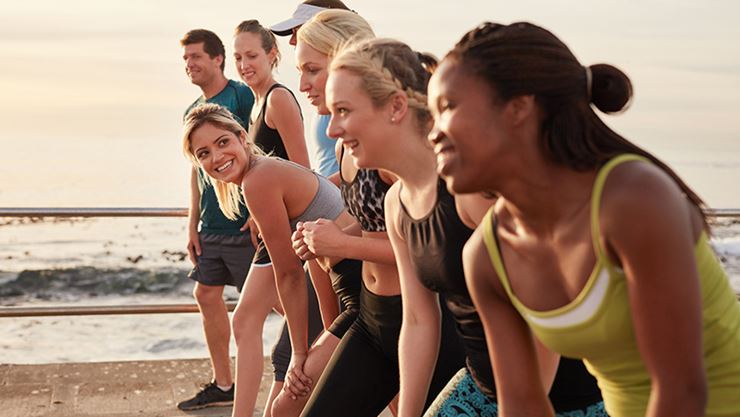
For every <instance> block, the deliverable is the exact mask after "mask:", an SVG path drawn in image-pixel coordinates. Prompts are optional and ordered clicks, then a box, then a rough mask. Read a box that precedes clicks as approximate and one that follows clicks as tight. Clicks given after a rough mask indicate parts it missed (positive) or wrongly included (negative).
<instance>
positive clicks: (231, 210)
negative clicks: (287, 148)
mask: <svg viewBox="0 0 740 417" xmlns="http://www.w3.org/2000/svg"><path fill="white" fill-rule="evenodd" d="M205 124H210V125H213V126H215V127H218V128H220V129H224V130H226V131H229V132H231V133H233V134H234V135H236V137H237V138H239V139H241V138H242V137H244V138H246V140H245V141H244V142H243V143H244V148H245V149H246V151H247V153H249V154H251V155H260V156H264V155H265V153H264V152H263V151H262V149H260V148H259V146H256V145H255V144H254V143H252V142H250V140H249V135H247V131H246V130H245V129H244V127H243V126H242V125H241V124H240V123H239V122H237V121H236V119H234V116H233V115H232V114H231V112H229V110H228V109H226V107H223V106H219V105H218V104H214V103H206V104H201V105H200V106H198V107H195V108H194V109H192V110H191V111H190V112H189V113H188V115H187V116H185V124H184V126H183V139H182V151H183V153H184V154H185V156H186V157H187V158H188V159H189V160H190V162H191V163H192V164H193V165H194V166H196V167H198V168H201V169H202V164H201V163H200V161H198V158H197V157H196V156H195V154H193V149H192V142H191V138H190V137H191V136H192V134H193V132H195V131H196V130H197V129H198V128H200V127H201V126H203V125H205ZM242 135H243V136H242ZM204 172H205V170H204ZM206 175H207V179H208V181H209V182H210V183H211V184H213V189H214V191H215V192H216V198H217V199H218V206H219V208H221V212H223V213H224V216H226V218H228V219H230V220H236V219H238V218H239V217H240V215H241V209H240V207H241V206H242V205H244V198H243V197H242V192H241V187H240V186H239V185H237V184H231V183H227V182H223V181H220V180H217V179H215V178H213V177H211V176H210V175H208V174H207V173H206ZM201 186H202V185H201Z"/></svg>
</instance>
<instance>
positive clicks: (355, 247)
mask: <svg viewBox="0 0 740 417" xmlns="http://www.w3.org/2000/svg"><path fill="white" fill-rule="evenodd" d="M342 247H343V253H341V254H337V255H339V256H342V257H343V258H349V259H359V260H361V261H368V262H374V263H379V264H388V265H395V263H396V258H395V256H394V255H393V248H392V247H391V242H390V241H389V240H388V239H384V238H374V237H368V236H362V237H359V236H349V235H346V236H345V238H344V240H343V242H342Z"/></svg>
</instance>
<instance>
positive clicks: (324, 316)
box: [308, 260, 339, 330]
mask: <svg viewBox="0 0 740 417" xmlns="http://www.w3.org/2000/svg"><path fill="white" fill-rule="evenodd" d="M308 270H309V272H310V273H311V281H312V282H313V288H314V290H315V291H316V298H317V299H318V300H319V311H320V312H321V321H322V322H323V323H324V329H327V330H328V329H329V326H331V324H332V323H333V322H334V320H335V319H336V318H337V316H338V315H339V303H338V302H337V295H336V294H335V293H334V289H333V288H332V287H331V278H329V274H327V272H326V271H324V270H323V269H321V267H320V266H319V264H318V263H317V262H316V261H315V260H311V261H308Z"/></svg>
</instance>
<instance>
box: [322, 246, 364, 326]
mask: <svg viewBox="0 0 740 417" xmlns="http://www.w3.org/2000/svg"><path fill="white" fill-rule="evenodd" d="M329 276H330V277H331V286H332V288H333V289H334V292H335V293H336V294H337V297H338V298H339V306H340V307H341V309H342V310H341V311H342V312H341V313H339V316H337V318H336V319H334V322H333V323H332V324H331V326H329V333H331V334H333V335H334V336H336V337H338V338H340V339H341V338H342V336H344V334H345V333H347V330H349V328H350V326H352V323H354V322H355V319H356V318H357V315H358V314H359V313H360V289H361V288H362V261H358V260H357V259H345V260H343V261H340V262H339V263H337V264H336V265H334V266H333V267H332V268H331V271H329Z"/></svg>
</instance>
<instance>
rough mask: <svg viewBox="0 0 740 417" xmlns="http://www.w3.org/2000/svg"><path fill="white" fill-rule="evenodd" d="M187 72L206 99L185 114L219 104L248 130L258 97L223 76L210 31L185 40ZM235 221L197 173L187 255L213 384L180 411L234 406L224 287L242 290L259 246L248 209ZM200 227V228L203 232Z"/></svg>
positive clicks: (220, 51) (220, 52)
mask: <svg viewBox="0 0 740 417" xmlns="http://www.w3.org/2000/svg"><path fill="white" fill-rule="evenodd" d="M180 45H182V47H183V60H184V62H185V72H186V73H187V75H188V77H189V78H190V81H191V82H192V83H193V84H195V85H197V86H198V87H199V88H200V90H201V92H202V95H201V96H200V97H198V99H197V100H195V102H194V103H193V104H191V105H190V106H189V107H188V109H187V111H186V112H185V114H186V115H187V113H188V112H189V111H190V110H191V109H193V108H194V107H197V106H198V105H200V104H203V103H216V104H220V105H222V106H224V107H226V108H227V109H229V111H231V112H232V113H233V114H234V116H236V118H237V119H238V120H239V121H240V122H241V124H242V125H243V126H244V128H248V123H249V114H250V112H251V111H252V105H253V104H254V95H253V94H252V91H251V90H250V89H249V87H247V86H246V85H244V84H242V83H241V82H237V81H233V80H229V79H227V78H226V77H225V76H224V73H223V70H224V61H225V59H226V56H225V51H224V45H223V43H222V42H221V39H219V38H218V36H217V35H216V34H215V33H213V32H211V31H209V30H205V29H195V30H191V31H190V32H188V33H187V34H185V37H183V39H182V40H181V41H180ZM241 211H242V213H241V214H242V216H241V217H240V218H239V219H237V220H236V221H232V220H229V219H227V218H226V217H225V216H224V215H223V213H222V212H221V209H220V208H219V206H218V200H217V198H216V193H215V192H214V189H213V186H212V185H211V183H210V181H208V178H207V177H206V175H205V173H204V172H203V171H202V170H200V169H196V168H193V170H192V172H191V176H190V211H189V215H188V220H189V221H188V254H189V255H190V261H191V262H192V263H193V266H194V268H193V270H192V271H191V272H190V275H189V277H190V278H191V279H193V280H195V281H196V282H195V287H194V289H193V296H194V297H195V300H196V302H197V303H198V308H199V309H200V313H201V316H202V319H203V331H204V333H205V338H206V344H207V346H208V352H209V354H210V357H211V366H212V371H213V380H212V381H211V382H210V383H209V384H207V385H205V386H204V388H203V389H202V390H201V391H200V392H198V393H197V394H196V395H195V396H194V397H193V398H190V399H188V400H185V401H182V402H180V403H179V404H177V406H178V408H180V409H181V410H196V409H199V408H204V407H209V406H221V405H230V404H232V403H233V401H234V382H233V378H232V375H231V359H230V355H229V341H230V338H231V325H230V322H229V315H228V310H227V308H226V303H225V302H224V299H223V291H224V285H233V286H235V287H236V288H237V289H238V290H239V291H241V288H242V286H243V285H244V281H245V278H246V277H247V273H248V272H249V267H250V265H251V263H252V256H253V255H254V247H253V245H252V241H251V238H250V235H249V233H245V231H246V224H247V217H248V213H247V209H246V207H244V206H242V210H241ZM198 226H200V229H199V228H198Z"/></svg>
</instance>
